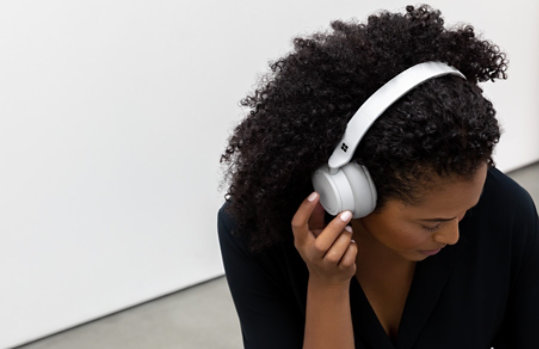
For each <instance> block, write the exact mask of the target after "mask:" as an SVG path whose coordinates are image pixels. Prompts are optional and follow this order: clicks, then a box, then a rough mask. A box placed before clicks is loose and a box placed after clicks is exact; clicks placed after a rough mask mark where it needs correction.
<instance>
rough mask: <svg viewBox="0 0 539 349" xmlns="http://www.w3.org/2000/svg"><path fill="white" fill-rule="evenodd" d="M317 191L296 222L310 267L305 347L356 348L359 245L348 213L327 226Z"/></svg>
mask: <svg viewBox="0 0 539 349" xmlns="http://www.w3.org/2000/svg"><path fill="white" fill-rule="evenodd" d="M318 200H319V196H318V194H316V193H313V194H311V195H310V196H309V198H307V199H306V200H305V201H304V202H303V203H302V204H301V206H300V207H299V209H298V211H297V212H296V214H295V216H294V218H293V219H292V230H293V232H294V244H295V246H296V249H297V250H298V252H299V254H300V255H301V257H302V259H303V261H304V262H305V264H306V265H307V268H308V269H309V283H308V288H307V310H306V319H305V335H304V340H303V348H304V349H314V348H340V349H353V348H354V332H353V327H352V316H351V312H350V296H349V288H350V279H351V278H352V277H353V276H354V275H355V271H356V264H355V262H356V255H357V246H356V245H355V243H354V241H352V240H351V237H352V230H351V229H350V228H349V227H347V224H348V223H349V222H350V219H351V218H352V214H351V213H350V212H343V213H341V214H340V215H338V216H337V217H335V218H334V219H333V220H332V221H331V222H330V223H329V224H328V225H327V226H324V221H323V219H324V211H323V209H322V207H321V206H320V204H319V203H318Z"/></svg>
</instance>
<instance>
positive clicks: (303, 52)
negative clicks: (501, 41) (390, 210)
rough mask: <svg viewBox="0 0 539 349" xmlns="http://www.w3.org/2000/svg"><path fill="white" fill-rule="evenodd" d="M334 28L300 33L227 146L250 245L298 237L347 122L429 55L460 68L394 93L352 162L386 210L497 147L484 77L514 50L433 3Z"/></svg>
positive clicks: (247, 102)
mask: <svg viewBox="0 0 539 349" xmlns="http://www.w3.org/2000/svg"><path fill="white" fill-rule="evenodd" d="M331 28H332V29H333V30H332V31H330V32H327V33H315V34H313V35H311V36H309V37H304V38H295V39H294V41H293V42H294V49H293V51H292V52H291V53H289V54H287V55H286V56H285V57H283V58H280V59H278V60H277V61H274V62H272V63H271V64H270V67H271V73H269V74H268V75H267V76H266V77H265V78H264V79H262V82H261V83H260V85H259V87H258V88H257V89H256V90H255V91H254V93H252V94H251V95H249V96H247V97H246V98H245V99H243V100H242V102H241V104H242V105H243V106H246V107H249V108H250V111H249V114H248V115H247V117H246V118H245V119H244V120H243V121H242V122H241V123H240V124H239V125H238V126H237V127H236V129H235V130H234V133H233V134H232V136H231V137H230V139H229V143H228V146H227V148H226V150H225V152H224V153H223V154H222V156H221V164H223V165H225V166H226V169H225V181H227V182H228V183H230V185H229V187H228V191H227V193H226V196H225V197H226V199H227V200H229V201H230V202H229V204H228V210H229V213H230V214H231V215H232V216H233V217H234V219H235V221H236V223H237V231H236V233H238V234H241V235H244V236H245V237H246V238H247V240H248V241H249V246H250V248H251V249H252V250H259V249H261V248H263V247H267V246H271V245H274V244H275V243H277V242H281V241H291V240H292V233H291V229H290V221H291V219H292V216H293V215H294V213H295V212H296V210H297V208H298V206H299V204H300V203H301V201H302V200H303V199H304V198H305V197H306V196H307V195H308V194H309V193H310V192H312V191H313V187H312V184H311V174H312V173H313V172H314V171H315V170H316V169H317V168H318V167H320V166H321V165H324V164H326V163H327V161H328V158H329V156H330V154H331V153H332V151H333V149H334V148H335V146H336V144H337V143H338V142H339V140H340V139H341V137H342V135H343V133H344V129H345V128H346V124H347V122H348V120H349V119H350V118H351V117H352V115H353V114H354V113H355V112H356V111H357V109H358V108H359V106H360V105H361V104H362V103H363V102H364V101H365V100H366V99H367V98H368V97H369V96H370V95H371V94H372V93H374V92H375V91H376V90H377V89H378V88H379V87H381V86H382V85H383V84H384V83H385V82H387V81H389V80H390V79H391V78H393V77H394V76H395V75H397V74H398V73H400V72H402V71H403V70H405V69H407V68H409V67H411V66H413V65H415V64H418V63H421V62H426V61H441V62H445V63H447V64H449V65H451V66H453V67H455V68H457V69H459V70H460V71H461V72H462V73H463V74H464V75H465V76H466V78H467V79H466V80H464V79H462V78H459V77H456V76H444V77H440V78H436V79H431V80H429V81H427V82H424V83H423V84H421V85H420V86H418V87H416V88H415V89H413V90H412V91H411V92H409V93H408V94H406V95H405V96H404V97H402V98H401V99H399V100H398V101H397V102H396V103H394V104H393V105H392V106H391V107H390V108H388V109H387V111H386V112H385V113H384V115H383V116H382V117H380V118H379V119H378V120H377V121H376V122H375V123H374V124H373V126H372V127H371V128H370V130H369V131H368V132H367V134H366V135H365V137H364V138H363V139H362V141H361V143H360V145H359V147H358V148H357V150H356V152H355V154H354V160H353V161H358V162H359V163H361V164H364V165H365V166H367V168H369V171H370V173H371V175H372V178H373V180H374V182H375V185H376V188H377V191H378V202H377V209H380V208H381V207H383V205H384V203H385V202H386V201H387V200H388V199H389V198H397V199H400V200H403V201H405V202H413V201H414V200H416V199H417V197H416V195H415V194H416V193H417V192H418V189H419V188H420V187H423V186H424V185H425V184H426V183H428V180H429V178H431V179H432V176H433V175H438V176H441V177H444V176H455V175H456V176H460V177H463V178H464V177H466V178H467V177H469V176H471V175H472V174H473V173H474V172H475V171H476V170H477V168H478V167H479V166H480V165H481V164H484V163H485V162H487V163H489V164H490V165H493V162H492V158H491V154H492V150H493V148H494V145H495V144H496V143H497V142H498V139H499V136H500V130H499V127H498V123H497V121H496V118H495V110H494V108H493V106H492V104H491V103H490V102H489V101H488V100H487V99H486V98H485V97H483V95H482V90H481V88H480V87H478V86H477V83H478V82H481V81H487V80H492V81H494V79H496V78H503V79H505V78H506V74H505V71H506V68H507V60H506V57H505V54H504V53H502V52H500V50H499V48H498V47H497V46H496V45H494V44H492V43H490V42H489V41H485V40H480V39H478V38H477V37H476V35H475V33H474V29H473V27H472V26H469V25H466V26H460V27H458V28H454V29H446V28H444V21H443V19H442V17H441V14H440V11H437V10H433V9H431V8H430V7H429V6H426V5H424V6H421V7H418V8H414V7H413V6H408V7H406V12H405V13H404V14H401V13H389V12H381V13H379V14H377V15H372V16H370V17H368V21H367V24H358V23H356V22H344V21H340V20H338V21H334V22H332V23H331Z"/></svg>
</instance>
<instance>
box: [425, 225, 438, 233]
mask: <svg viewBox="0 0 539 349" xmlns="http://www.w3.org/2000/svg"><path fill="white" fill-rule="evenodd" d="M440 225H441V223H438V224H436V225H435V226H433V227H429V226H427V225H421V227H422V228H423V229H425V230H426V231H428V232H431V233H432V232H435V231H436V230H438V229H440Z"/></svg>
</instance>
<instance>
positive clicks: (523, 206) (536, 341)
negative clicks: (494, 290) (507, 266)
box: [493, 192, 539, 349]
mask: <svg viewBox="0 0 539 349" xmlns="http://www.w3.org/2000/svg"><path fill="white" fill-rule="evenodd" d="M522 195H525V198H524V199H522V200H520V201H519V203H518V205H519V206H518V207H517V208H516V210H515V211H516V212H517V214H516V215H515V217H514V227H513V233H512V234H513V235H514V236H516V238H515V239H514V242H513V247H512V249H513V259H514V263H515V265H518V267H517V268H516V270H515V275H514V278H513V282H512V284H511V287H510V294H509V299H508V303H507V308H506V310H505V318H504V322H503V324H502V327H501V328H500V330H499V332H498V335H497V338H496V340H495V341H494V343H493V344H494V348H495V349H504V348H518V349H525V348H539V217H538V216H537V209H536V208H535V205H534V204H533V200H532V199H531V197H530V196H529V194H528V193H524V192H523V194H522ZM513 204H514V203H513Z"/></svg>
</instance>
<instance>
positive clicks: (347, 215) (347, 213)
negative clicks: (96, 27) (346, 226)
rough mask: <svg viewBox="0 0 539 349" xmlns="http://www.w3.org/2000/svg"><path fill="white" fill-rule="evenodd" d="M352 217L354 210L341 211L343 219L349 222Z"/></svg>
mask: <svg viewBox="0 0 539 349" xmlns="http://www.w3.org/2000/svg"><path fill="white" fill-rule="evenodd" d="M350 218H352V212H350V211H344V212H343V213H341V221H343V222H348V221H349V220H350Z"/></svg>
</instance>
